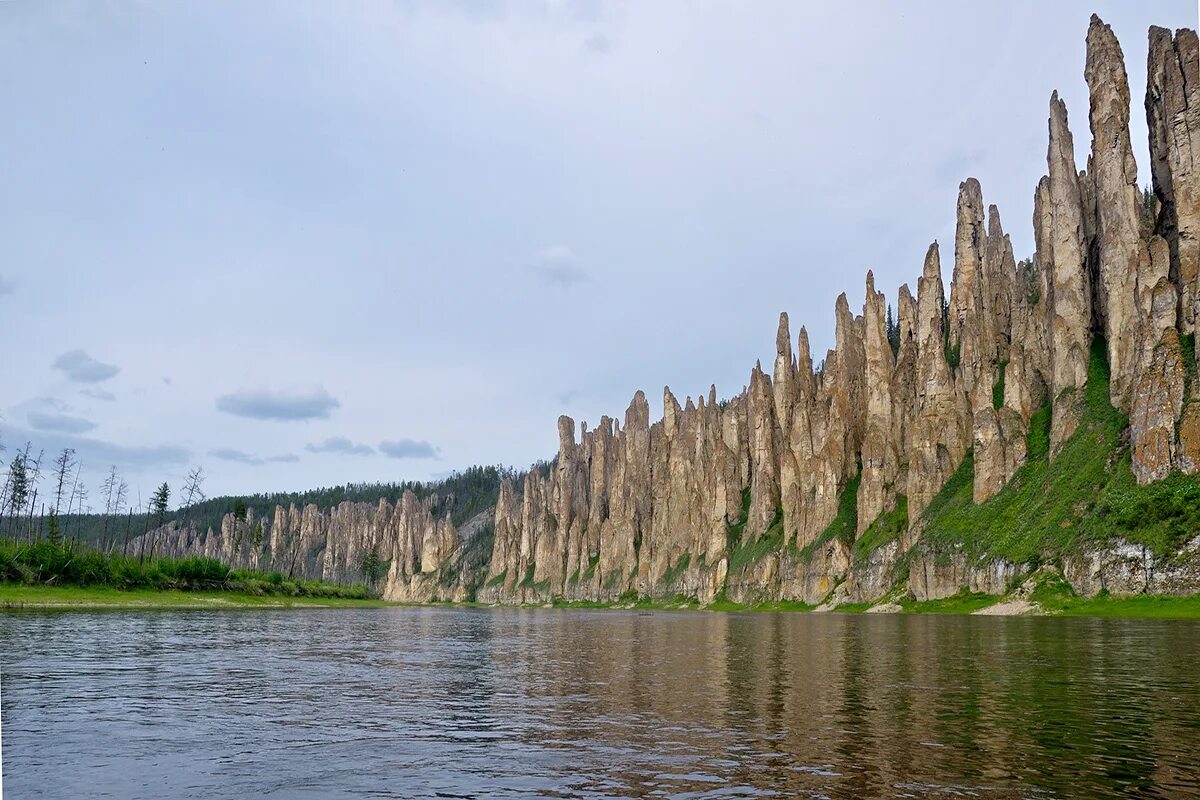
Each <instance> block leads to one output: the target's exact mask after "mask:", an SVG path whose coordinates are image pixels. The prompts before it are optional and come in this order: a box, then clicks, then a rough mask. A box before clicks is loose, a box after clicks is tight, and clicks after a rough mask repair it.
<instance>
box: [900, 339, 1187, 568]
mask: <svg viewBox="0 0 1200 800" xmlns="http://www.w3.org/2000/svg"><path fill="white" fill-rule="evenodd" d="M1108 387H1109V372H1108V363H1107V360H1106V358H1105V350H1104V342H1103V340H1100V339H1097V340H1096V341H1095V342H1094V343H1093V346H1092V354H1091V361H1090V364H1089V368H1088V384H1087V387H1086V389H1085V390H1084V396H1083V398H1082V415H1081V419H1080V423H1079V427H1078V429H1077V430H1076V431H1075V433H1074V434H1073V435H1072V436H1071V437H1070V438H1069V439H1068V440H1067V441H1066V442H1065V443H1064V445H1063V447H1062V451H1061V452H1060V453H1059V454H1058V455H1057V456H1055V458H1054V459H1053V460H1050V459H1049V450H1050V421H1051V411H1050V407H1049V406H1046V407H1043V408H1042V409H1040V410H1039V411H1038V412H1037V413H1036V414H1034V415H1033V417H1032V419H1031V421H1030V430H1029V436H1028V440H1027V445H1028V454H1027V460H1026V463H1025V465H1024V466H1022V467H1021V468H1020V469H1019V470H1017V473H1016V474H1015V475H1014V476H1013V479H1012V480H1011V481H1009V483H1008V485H1007V486H1005V487H1004V488H1003V489H1002V490H1001V491H1000V492H999V493H998V494H997V495H996V496H995V497H993V498H991V499H990V500H988V501H987V502H985V503H982V504H979V505H976V504H975V503H974V502H973V500H972V482H973V477H974V463H973V460H972V458H971V456H968V457H967V459H966V460H965V461H964V462H963V464H962V465H961V466H960V467H959V469H958V471H957V472H956V473H955V475H954V476H953V477H952V478H951V479H950V481H949V482H948V483H947V484H946V486H945V487H944V488H943V489H942V491H941V492H940V493H939V494H938V496H937V497H936V498H934V500H933V502H932V503H930V505H929V508H928V509H926V512H925V517H926V521H927V523H926V527H925V531H924V533H923V534H922V541H923V542H925V543H927V544H929V545H930V546H932V547H934V548H935V549H949V548H958V547H961V548H963V549H964V550H965V551H966V552H968V553H970V554H972V555H975V556H978V557H984V556H986V557H990V558H1004V559H1007V560H1009V561H1012V562H1014V563H1031V564H1035V563H1040V562H1042V561H1044V560H1053V559H1055V558H1057V557H1060V556H1062V555H1067V554H1070V553H1073V552H1078V551H1079V550H1081V549H1083V548H1084V547H1086V546H1088V545H1094V544H1099V543H1102V542H1106V541H1110V540H1112V539H1115V538H1118V537H1120V538H1123V539H1126V540H1128V541H1131V542H1135V543H1138V544H1143V545H1145V546H1146V547H1148V548H1149V549H1150V550H1151V551H1153V552H1154V553H1155V554H1158V555H1169V554H1171V553H1174V552H1177V551H1178V549H1179V547H1180V546H1181V545H1182V544H1183V543H1184V542H1186V541H1187V540H1188V539H1189V538H1191V537H1192V536H1195V535H1196V533H1197V532H1198V531H1200V481H1197V480H1196V479H1195V478H1194V477H1188V476H1184V475H1181V474H1178V473H1175V474H1172V475H1170V476H1169V477H1168V478H1166V479H1165V480H1162V481H1159V482H1157V483H1153V484H1150V485H1147V486H1138V485H1137V483H1136V482H1135V480H1134V477H1133V472H1132V470H1131V468H1130V452H1129V447H1128V444H1127V430H1128V420H1127V419H1126V418H1125V416H1124V415H1123V414H1121V413H1120V412H1119V411H1118V410H1117V409H1115V408H1113V406H1112V405H1111V403H1110V402H1109V388H1108ZM1072 401H1073V399H1072V398H1067V399H1066V400H1063V401H1061V402H1072Z"/></svg>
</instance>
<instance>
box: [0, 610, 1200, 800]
mask: <svg viewBox="0 0 1200 800" xmlns="http://www.w3.org/2000/svg"><path fill="white" fill-rule="evenodd" d="M0 713H2V715H3V716H2V746H3V766H4V775H3V779H4V791H5V795H4V796H5V797H6V798H9V800H21V798H31V797H52V798H59V797H63V798H67V797H114V798H160V797H195V798H213V797H230V798H250V797H277V798H326V797H372V798H377V797H402V798H425V797H451V798H455V797H538V796H540V797H583V798H599V797H680V798H709V797H713V798H716V797H721V798H725V797H786V798H790V797H800V798H810V797H811V798H908V797H932V798H958V797H971V798H1026V797H1027V798H1056V797H1080V798H1084V797H1086V798H1100V797H1139V798H1140V797H1172V798H1174V797H1200V624H1197V623H1195V622H1186V621H1154V620H1117V619H1052V618H980V617H952V616H916V615H851V614H802V613H758V614H754V613H746V614H725V613H704V612H663V611H653V612H650V611H645V612H643V611H607V610H598V611H585V610H557V609H448V608H363V609H308V610H296V609H291V610H278V611H263V610H237V611H235V610H226V611H218V610H213V611H207V610H204V611H125V610H122V611H104V612H82V611H72V612H61V611H60V612H28V611H27V612H12V613H0Z"/></svg>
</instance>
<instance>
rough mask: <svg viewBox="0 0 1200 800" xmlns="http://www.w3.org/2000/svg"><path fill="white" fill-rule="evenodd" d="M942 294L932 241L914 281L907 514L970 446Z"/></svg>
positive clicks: (920, 506) (920, 507) (921, 505)
mask: <svg viewBox="0 0 1200 800" xmlns="http://www.w3.org/2000/svg"><path fill="white" fill-rule="evenodd" d="M944 297H945V295H944V293H943V291H942V268H941V260H940V258H939V253H938V246H937V243H936V242H934V243H933V244H932V245H930V247H929V250H928V252H927V253H926V255H925V268H924V270H923V271H922V274H921V278H920V280H919V281H918V282H917V363H916V370H917V379H916V387H917V398H916V419H915V421H914V426H913V430H914V433H913V443H912V451H911V453H910V459H911V460H910V463H909V471H908V508H909V514H910V518H916V517H919V516H920V515H921V513H922V512H923V511H924V510H925V508H926V507H927V506H928V505H929V501H930V500H932V499H933V498H934V496H936V495H937V493H938V492H939V491H941V488H942V487H943V486H945V484H946V481H947V480H949V478H950V476H951V475H953V474H954V471H955V470H956V469H957V468H958V465H959V464H961V463H962V460H963V458H964V457H965V456H966V452H967V447H968V446H969V437H968V435H967V433H966V425H967V423H968V420H969V419H970V407H969V404H968V403H967V400H966V398H965V397H963V396H962V395H961V394H960V393H959V392H956V391H955V386H954V379H953V376H952V375H951V371H950V365H949V364H948V363H947V361H946V338H947V337H946V334H945V332H944V328H943V325H942V304H943V302H944V300H943V298H944Z"/></svg>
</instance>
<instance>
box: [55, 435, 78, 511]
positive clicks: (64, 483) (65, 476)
mask: <svg viewBox="0 0 1200 800" xmlns="http://www.w3.org/2000/svg"><path fill="white" fill-rule="evenodd" d="M74 470H75V450H74V449H73V448H70V447H64V448H63V449H62V452H60V453H59V454H58V456H57V457H56V458H55V459H54V507H53V512H54V513H55V514H58V512H59V511H61V510H62V502H63V498H64V497H67V496H68V495H67V494H66V492H67V491H68V488H67V487H68V485H69V481H70V480H71V473H72V472H73V471H74Z"/></svg>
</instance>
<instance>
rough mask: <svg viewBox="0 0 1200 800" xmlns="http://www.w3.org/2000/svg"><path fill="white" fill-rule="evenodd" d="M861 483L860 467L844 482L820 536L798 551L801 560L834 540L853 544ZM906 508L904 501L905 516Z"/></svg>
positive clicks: (856, 526)
mask: <svg viewBox="0 0 1200 800" xmlns="http://www.w3.org/2000/svg"><path fill="white" fill-rule="evenodd" d="M861 482H862V468H861V467H860V468H859V470H858V474H857V475H855V476H854V477H853V478H851V479H850V480H849V481H847V482H846V488H845V489H843V490H842V496H841V497H840V498H838V510H837V515H836V516H835V517H834V518H833V521H832V522H830V523H829V525H828V526H827V527H826V528H825V530H823V531H821V535H820V536H818V537H817V538H816V539H814V540H813V541H812V542H809V543H808V544H807V545H805V546H804V547H802V548H801V549H800V558H801V559H803V560H805V561H807V560H809V559H810V558H812V556H813V553H815V552H817V550H819V549H821V548H822V547H824V546H825V545H826V544H828V543H829V542H831V541H833V540H834V539H835V538H836V539H841V540H842V541H843V542H845V543H846V544H853V543H854V534H855V532H856V531H857V530H858V485H859V484H860V483H861ZM907 508H908V506H907V501H906V505H905V514H907V513H908V511H907Z"/></svg>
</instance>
